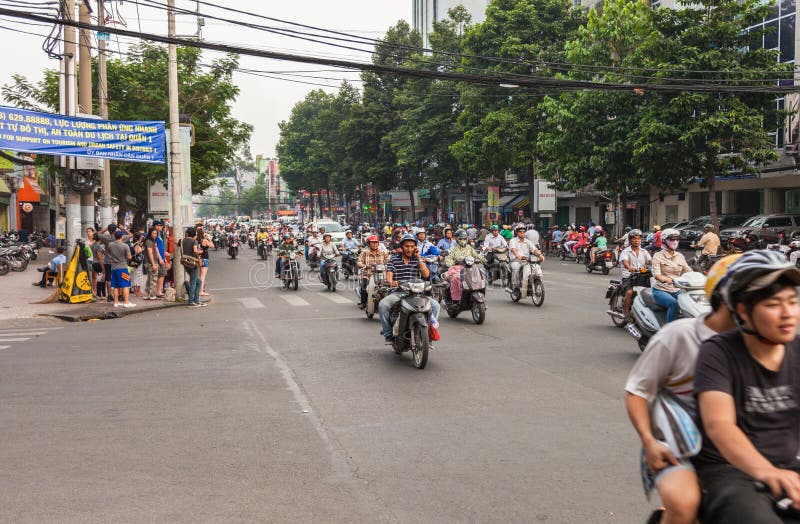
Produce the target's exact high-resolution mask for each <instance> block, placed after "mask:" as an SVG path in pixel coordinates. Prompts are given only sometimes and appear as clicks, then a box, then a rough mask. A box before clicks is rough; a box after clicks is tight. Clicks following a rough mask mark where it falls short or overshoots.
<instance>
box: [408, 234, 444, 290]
mask: <svg viewBox="0 0 800 524" xmlns="http://www.w3.org/2000/svg"><path fill="white" fill-rule="evenodd" d="M414 236H416V237H417V245H418V246H419V252H420V256H422V258H427V257H436V260H437V262H435V263H434V267H429V268H428V269H431V270H432V271H431V280H432V281H436V282H438V279H439V275H437V274H435V273H434V271H433V269H435V266H436V265H438V260H439V255H441V252H440V251H439V248H438V247H436V246H434V245H433V242H431V241H429V240H428V232H427V231H426V230H425V228H419V229H418V230H417V234H416V235H414Z"/></svg>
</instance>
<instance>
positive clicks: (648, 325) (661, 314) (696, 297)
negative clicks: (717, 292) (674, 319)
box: [627, 271, 711, 351]
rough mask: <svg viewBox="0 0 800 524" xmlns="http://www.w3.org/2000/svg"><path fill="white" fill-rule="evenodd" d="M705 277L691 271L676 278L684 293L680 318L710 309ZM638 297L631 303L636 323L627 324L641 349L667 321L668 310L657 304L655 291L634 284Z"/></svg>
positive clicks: (694, 315)
mask: <svg viewBox="0 0 800 524" xmlns="http://www.w3.org/2000/svg"><path fill="white" fill-rule="evenodd" d="M705 284H706V276H705V275H704V274H702V273H699V272H696V271H691V272H689V273H684V274H683V275H681V276H680V277H678V278H676V279H675V280H674V285H675V287H677V288H678V289H680V290H683V291H685V292H684V293H680V294H678V297H677V298H678V307H679V308H680V317H681V318H697V317H700V316H702V315H705V314H706V313H708V312H710V311H711V304H710V303H709V301H708V298H706V292H705V289H704V288H705ZM633 289H634V291H635V292H636V296H635V298H634V299H633V304H632V305H631V317H632V318H633V323H631V324H628V327H627V329H628V332H629V333H630V334H631V336H632V337H633V338H634V339H635V340H636V343H637V344H638V345H639V349H640V350H642V351H644V348H645V347H646V346H647V343H648V342H649V341H650V339H651V338H652V336H653V335H655V334H656V332H657V331H658V330H659V329H661V327H662V326H663V325H664V324H666V323H667V310H666V308H664V307H661V306H659V305H658V304H656V301H655V299H654V298H653V290H652V289H650V288H646V287H638V286H634V288H633Z"/></svg>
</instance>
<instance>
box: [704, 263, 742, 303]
mask: <svg viewBox="0 0 800 524" xmlns="http://www.w3.org/2000/svg"><path fill="white" fill-rule="evenodd" d="M742 255H743V253H738V254H736V255H729V256H727V257H723V258H721V259H719V260H717V261H716V262H714V265H713V266H711V268H710V269H709V270H708V275H707V276H706V287H705V290H706V298H707V299H709V300H711V295H713V294H714V293H715V292H716V293H719V289H718V287H719V285H720V284H721V283H723V282H724V281H725V280H727V276H728V269H729V268H730V267H731V264H733V263H734V262H736V261H737V260H739V259H740V258H741V257H742Z"/></svg>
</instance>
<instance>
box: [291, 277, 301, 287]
mask: <svg viewBox="0 0 800 524" xmlns="http://www.w3.org/2000/svg"><path fill="white" fill-rule="evenodd" d="M299 286H300V280H299V279H298V278H297V277H296V276H295V277H293V278H292V289H293V290H295V291H297V288H298V287H299Z"/></svg>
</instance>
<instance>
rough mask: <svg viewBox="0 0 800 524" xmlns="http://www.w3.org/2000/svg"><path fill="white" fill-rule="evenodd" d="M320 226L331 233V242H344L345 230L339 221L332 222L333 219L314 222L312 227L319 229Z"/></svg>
mask: <svg viewBox="0 0 800 524" xmlns="http://www.w3.org/2000/svg"><path fill="white" fill-rule="evenodd" d="M321 227H324V228H325V232H326V233H330V234H331V242H333V243H334V244H341V243H342V242H344V239H345V238H346V237H345V231H344V228H343V227H342V225H341V224H339V222H334V221H330V222H328V221H319V222H314V229H316V230H317V231H319V228H321ZM320 236H321V235H320Z"/></svg>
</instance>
